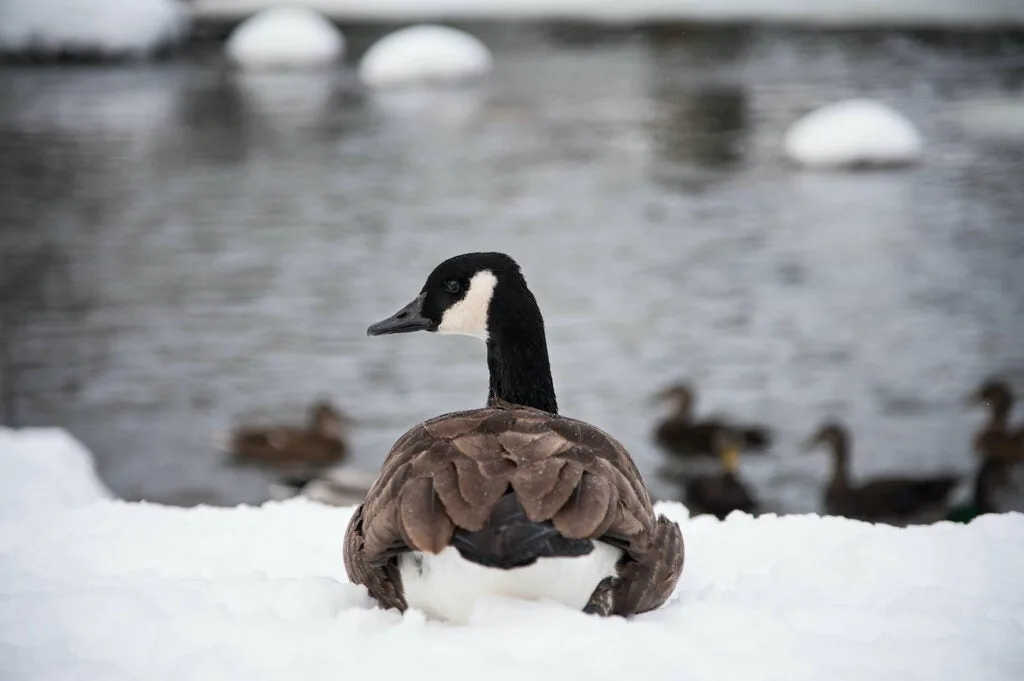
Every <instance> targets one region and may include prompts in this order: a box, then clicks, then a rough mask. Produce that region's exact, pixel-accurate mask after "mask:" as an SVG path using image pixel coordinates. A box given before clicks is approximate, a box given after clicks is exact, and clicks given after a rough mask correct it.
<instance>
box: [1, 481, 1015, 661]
mask: <svg viewBox="0 0 1024 681" xmlns="http://www.w3.org/2000/svg"><path fill="white" fill-rule="evenodd" d="M658 510H659V511H661V512H663V513H666V514H668V515H670V516H671V517H673V518H675V519H677V520H679V521H680V522H681V524H682V526H683V531H684V534H685V535H686V541H687V564H686V568H685V571H684V573H683V577H682V579H681V581H680V585H679V589H678V591H677V593H676V594H675V596H674V597H673V599H672V600H671V601H670V602H669V604H668V605H666V606H665V607H664V608H662V609H660V610H658V611H655V612H652V613H647V614H645V615H642V616H639V617H636V618H634V619H633V620H632V621H627V620H623V619H621V618H610V619H600V618H596V617H589V616H586V615H583V614H582V613H579V612H574V611H571V610H569V609H567V608H563V607H561V606H558V605H555V604H552V603H531V602H525V601H513V600H504V599H494V600H490V601H484V602H481V603H479V604H478V606H477V607H476V609H475V610H474V612H473V615H472V620H471V623H470V624H469V625H467V626H455V625H450V624H445V623H439V622H434V621H429V620H427V619H426V618H425V617H424V616H423V615H422V614H421V613H418V612H409V613H407V614H406V615H404V616H402V615H399V614H398V613H396V612H393V611H384V610H380V609H379V608H377V607H375V605H374V604H373V603H372V601H371V600H370V599H369V598H368V597H367V595H366V592H365V590H364V589H363V588H362V587H358V586H354V585H352V584H350V583H348V582H347V580H346V578H345V571H344V566H343V564H342V554H341V546H342V537H343V534H344V531H345V527H346V524H347V522H348V520H349V518H350V516H351V513H352V509H351V508H331V507H327V506H323V505H321V504H317V503H314V502H311V501H307V500H301V499H300V500H289V501H286V502H269V503H267V504H265V505H263V506H262V507H259V508H252V507H239V508H235V509H219V508H202V507H200V508H194V509H182V508H172V507H165V506H158V505H152V504H137V503H127V502H119V501H108V502H100V503H96V504H92V505H88V506H83V507H80V508H74V509H65V510H62V511H58V512H57V513H56V515H55V516H51V517H49V518H42V517H40V516H38V515H28V516H25V517H21V518H7V517H0V583H2V584H3V585H4V587H3V588H4V593H3V598H2V600H0V603H2V606H0V650H3V654H2V655H0V675H2V677H3V678H11V679H19V681H44V680H49V679H59V678H61V679H63V678H72V677H73V678H75V679H79V680H81V681H93V680H95V681H121V680H123V679H153V680H156V679H167V678H175V679H218V680H222V679H242V678H253V679H257V678H258V679H261V680H263V679H266V680H271V681H272V680H275V679H282V680H285V679H287V680H288V681H295V679H302V680H303V681H319V680H321V679H323V680H325V681H326V680H328V679H330V680H332V681H333V680H336V679H338V678H339V675H340V676H341V677H344V678H369V677H371V675H379V673H380V670H381V669H382V667H381V665H382V664H383V663H385V662H386V665H387V676H388V678H403V677H413V676H415V677H416V678H426V679H437V678H444V679H450V680H451V681H460V680H462V679H466V680H467V681H469V680H473V681H475V680H476V679H479V678H480V677H481V675H484V676H486V677H487V678H488V679H493V680H494V681H501V680H504V679H510V680H511V679H523V678H546V677H548V676H551V677H555V676H557V677H558V678H587V679H622V678H645V679H666V680H668V679H672V680H673V681H675V680H684V681H704V680H707V681H712V680H713V681H720V680H721V679H750V678H757V679H758V680H759V681H774V680H776V679H778V680H779V681H783V680H785V681H821V680H822V679H832V680H835V681H859V680H862V679H863V680H864V681H868V680H870V681H875V680H876V679H879V678H893V677H894V675H897V676H899V678H900V679H902V680H904V681H916V680H921V681H925V680H927V681H946V680H948V681H962V680H963V679H972V681H1016V680H1019V679H1020V678H1022V677H1021V672H1022V671H1024V658H1022V656H1021V653H1020V640H1021V636H1022V634H1024V623H1022V620H1021V614H1020V613H1021V612H1024V575H1022V574H1021V571H1020V565H1022V564H1024V541H1021V540H1022V539H1024V516H1022V515H1020V514H1006V515H1000V516H985V517H982V518H980V519H978V520H975V521H974V522H973V523H971V524H970V525H955V524H951V523H941V524H938V525H935V526H930V527H915V528H909V529H898V528H893V527H887V526H874V525H869V524H866V523H859V522H855V521H850V520H845V519H841V518H819V517H817V516H786V517H781V518H780V517H774V516H762V517H759V518H756V519H754V518H751V517H750V516H745V515H742V514H734V515H732V516H730V518H729V519H727V520H726V521H725V522H719V521H717V520H715V519H713V518H706V517H699V518H694V519H687V513H686V510H685V509H684V508H683V507H682V506H680V505H678V504H659V505H658ZM396 651H402V654H401V655H397V654H396ZM453 660H457V661H458V663H457V664H453V662H452V661H453Z"/></svg>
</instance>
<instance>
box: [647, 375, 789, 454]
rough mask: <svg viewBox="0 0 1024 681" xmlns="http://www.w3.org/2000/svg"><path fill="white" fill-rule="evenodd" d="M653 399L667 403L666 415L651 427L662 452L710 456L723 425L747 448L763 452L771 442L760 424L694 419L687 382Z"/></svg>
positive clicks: (666, 390) (692, 399) (692, 403)
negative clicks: (668, 411)
mask: <svg viewBox="0 0 1024 681" xmlns="http://www.w3.org/2000/svg"><path fill="white" fill-rule="evenodd" d="M655 400H656V401H657V402H661V403H668V404H669V406H670V409H671V412H670V414H669V416H668V417H667V418H666V419H665V420H663V421H662V422H661V423H659V424H658V425H657V426H656V427H655V429H654V441H655V442H657V443H658V444H659V445H660V446H661V447H662V448H663V449H665V450H666V451H668V452H670V453H672V454H675V455H677V456H686V457H690V456H713V455H714V453H715V447H714V440H715V436H716V434H717V433H720V432H721V431H722V430H724V429H725V428H727V427H728V428H731V429H733V430H735V431H736V432H737V433H738V434H739V437H740V438H741V439H742V442H743V449H744V450H747V451H757V452H759V451H763V450H764V449H767V448H768V447H769V446H770V445H771V442H772V432H771V430H770V429H769V428H768V427H767V426H764V425H760V424H748V425H745V426H744V425H736V424H727V423H725V422H724V421H722V420H720V419H713V418H712V419H704V420H702V421H698V420H695V419H694V417H693V405H694V391H693V388H691V387H690V386H689V385H687V384H685V383H679V384H677V385H673V386H670V387H668V388H666V389H665V390H663V391H661V392H660V393H658V394H657V395H655Z"/></svg>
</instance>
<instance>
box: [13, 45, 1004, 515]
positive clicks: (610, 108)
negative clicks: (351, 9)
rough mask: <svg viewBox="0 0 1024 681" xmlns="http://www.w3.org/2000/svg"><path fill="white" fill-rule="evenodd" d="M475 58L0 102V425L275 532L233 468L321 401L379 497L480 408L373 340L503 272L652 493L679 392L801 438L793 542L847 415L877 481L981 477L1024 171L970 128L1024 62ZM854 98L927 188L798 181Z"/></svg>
mask: <svg viewBox="0 0 1024 681" xmlns="http://www.w3.org/2000/svg"><path fill="white" fill-rule="evenodd" d="M482 37H484V39H485V40H487V42H488V43H489V44H491V45H492V47H493V49H494V51H495V58H496V71H495V73H494V75H493V78H491V79H490V80H489V82H488V83H487V84H486V85H485V86H483V87H480V88H477V89H471V90H462V91H449V92H438V93H433V94H423V93H419V94H416V93H408V94H402V95H390V96H375V95H371V94H369V93H366V92H363V91H362V90H361V89H360V87H359V86H358V85H357V83H356V82H355V79H354V77H353V75H352V73H351V71H350V70H341V69H339V70H338V71H337V72H334V73H329V74H278V75H261V76H255V75H244V74H236V73H234V72H232V71H230V70H228V69H227V68H225V67H224V65H223V63H222V62H221V60H220V59H219V57H206V56H189V57H183V58H180V59H177V60H175V61H170V62H165V63H159V64H155V65H145V66H127V65H126V66H118V67H113V68H102V67H75V68H56V67H28V66H17V65H8V66H4V67H2V68H0V93H3V94H2V96H0V253H2V260H0V285H2V290H0V300H2V303H3V312H2V315H0V320H2V324H3V327H2V329H0V331H2V334H3V335H2V343H0V351H2V357H0V360H2V396H3V408H4V412H3V413H4V416H3V420H4V421H5V422H7V423H11V424H16V425H60V426H64V427H66V428H68V429H69V430H70V431H71V432H72V433H73V434H74V435H76V436H77V437H78V438H80V439H81V440H83V441H84V442H85V443H86V444H87V445H88V446H89V447H90V448H91V449H92V451H93V452H94V453H95V455H96V458H97V460H98V462H99V467H100V471H101V474H102V476H103V477H104V478H105V480H106V481H107V482H108V484H109V485H110V486H111V487H112V488H113V490H114V491H115V492H116V493H118V494H120V495H123V496H125V497H128V498H132V499H139V498H144V499H152V500H156V501H162V502H169V503H185V504H191V503H197V502H205V503H213V504H231V503H237V502H258V501H260V500H262V499H264V498H266V497H267V486H266V479H265V478H263V477H261V476H260V475H259V474H256V473H253V472H249V471H244V470H238V469H233V468H230V467H227V466H224V465H223V464H222V463H221V461H220V459H219V457H218V456H217V455H216V454H215V453H214V451H213V450H212V449H211V440H212V438H213V437H214V436H216V435H217V434H218V433H221V432H223V431H225V430H226V429H227V428H228V427H229V426H230V425H231V424H232V423H233V422H235V421H236V420H237V419H239V418H241V417H243V416H245V415H251V414H259V415H268V414H269V415H278V416H281V417H292V416H294V417H298V416H299V415H300V410H301V408H302V407H303V406H304V405H305V404H306V403H307V402H308V401H310V400H311V399H312V398H314V397H316V396H320V395H326V396H330V397H332V398H334V399H335V400H336V401H337V402H338V403H339V404H340V405H342V406H343V407H344V409H346V410H347V411H348V412H350V413H351V414H352V415H353V416H354V417H355V418H356V419H357V421H358V428H357V430H356V432H355V433H354V436H353V445H354V450H355V460H356V462H357V463H358V464H360V465H362V466H365V467H375V466H376V465H377V464H378V463H379V462H380V460H381V459H382V457H383V456H384V454H385V453H386V452H387V450H388V448H389V446H390V445H391V443H392V442H393V441H394V440H395V439H396V438H397V437H398V436H399V435H400V434H401V433H402V432H403V431H404V430H405V429H406V428H407V427H409V426H410V425H412V424H413V423H415V422H417V421H419V420H420V419H423V418H425V417H428V416H432V415H434V414H437V413H439V412H442V411H447V410H454V409H460V408H466V407H470V406H474V405H478V404H481V403H482V400H483V398H484V395H485V392H486V383H487V379H486V367H485V364H484V349H483V347H482V346H481V345H480V344H479V343H478V342H477V341H475V340H473V339H468V338H451V337H444V338H442V337H432V336H427V335H417V336H405V337H388V338H372V339H371V338H367V337H366V335H365V329H366V326H367V324H369V323H370V322H372V321H375V320H377V319H379V318H381V317H383V316H385V315H387V314H390V313H391V312H393V311H394V310H395V309H397V307H398V306H400V305H401V304H404V303H405V302H407V301H408V300H409V299H410V298H411V297H412V296H413V295H415V293H416V292H417V291H418V290H419V287H420V285H421V284H422V281H423V279H424V278H425V276H426V274H427V273H428V272H429V271H430V269H431V268H432V267H433V266H434V265H435V264H436V263H437V262H439V261H440V260H441V259H443V258H445V257H448V256H450V255H453V254H455V253H459V252H464V251H469V250H481V249H486V250H505V251H508V252H509V253H511V254H513V255H514V256H515V257H516V258H517V259H518V260H519V261H520V262H521V264H522V265H523V268H524V271H525V273H526V276H527V279H528V281H529V282H530V284H531V286H532V288H533V289H534V291H535V293H536V294H537V297H538V299H539V300H540V303H541V306H542V309H543V311H544V313H545V315H546V319H547V324H548V329H549V332H548V339H549V343H550V346H551V347H550V349H551V356H552V361H553V364H554V373H555V381H556V387H557V388H558V390H559V402H560V403H561V405H562V407H563V411H564V412H565V413H567V414H569V415H572V416H576V417H580V418H584V419H587V420H590V421H592V422H594V423H596V424H599V425H601V426H602V427H604V428H605V429H607V430H609V431H610V432H612V433H614V434H615V435H617V436H618V437H619V438H620V439H622V440H623V442H624V443H626V445H627V447H629V448H630V449H631V451H632V452H633V453H634V455H635V457H636V459H637V461H638V463H639V464H640V466H641V468H642V470H644V471H645V473H648V474H650V473H651V472H652V471H653V470H654V468H655V467H656V465H657V463H658V460H659V459H658V457H659V454H658V453H657V451H656V450H655V448H654V447H653V445H652V444H651V442H650V441H649V432H650V428H651V426H652V424H653V422H654V419H655V418H656V416H657V413H656V412H655V411H654V408H653V407H652V406H651V405H650V404H649V402H648V398H649V396H650V394H651V393H652V392H654V391H655V390H656V389H658V388H659V387H661V386H662V385H664V384H665V383H666V382H667V381H669V380H671V379H673V378H676V377H689V378H691V379H693V380H694V381H696V382H697V383H698V385H699V386H700V387H701V389H702V390H701V394H700V401H699V405H698V408H699V410H700V411H701V412H704V413H706V412H709V411H725V412H728V413H732V414H735V415H737V416H742V417H748V418H752V419H758V420H764V421H767V422H769V423H771V424H774V425H775V426H776V427H777V428H778V432H779V434H778V445H777V446H776V448H775V450H774V456H773V457H772V458H771V459H768V460H763V459H762V460H755V459H750V460H748V461H747V462H746V465H745V474H746V475H747V477H748V478H750V479H751V480H752V481H753V482H755V483H756V484H757V486H758V490H759V492H760V494H761V496H762V497H763V498H765V499H766V500H768V501H770V502H772V503H774V504H775V505H776V506H777V507H779V508H783V509H786V510H794V511H802V510H812V509H815V508H817V503H818V502H817V499H818V494H819V491H818V490H819V485H820V483H821V481H822V480H823V479H824V476H825V473H826V468H827V466H826V462H825V460H824V458H823V457H820V456H818V457H803V456H801V455H800V454H798V453H797V451H796V443H797V442H798V440H799V439H800V438H802V437H803V436H804V435H806V434H807V432H808V431H809V430H810V429H812V428H813V427H814V426H815V425H816V424H817V422H818V421H819V420H820V419H821V418H823V417H825V416H828V415H834V416H838V417H841V418H843V419H846V420H847V421H848V423H849V424H850V426H851V427H852V429H853V431H854V434H855V437H856V440H855V453H854V454H855V459H854V474H855V475H870V474H875V473H880V472H883V471H907V472H913V471H922V472H924V471H934V470H938V469H941V468H945V467H953V468H956V469H958V470H967V469H968V467H969V466H970V465H971V462H970V459H969V457H968V447H967V443H968V440H969V438H970V435H971V432H972V429H973V428H974V427H975V425H976V424H977V422H978V420H979V417H980V415H979V414H972V413H970V412H968V411H966V410H965V408H964V407H963V405H962V402H963V396H964V395H965V393H967V392H968V391H969V390H970V389H972V388H973V386H974V384H975V383H976V382H978V380H979V379H980V378H981V377H982V376H984V375H986V374H988V373H993V372H1000V373H1004V374H1005V375H1007V376H1008V377H1009V378H1010V379H1011V380H1012V381H1013V382H1014V383H1015V385H1016V387H1017V389H1018V391H1020V392H1024V221H1022V219H1021V217H1020V216H1021V214H1022V212H1024V179H1022V178H1024V143H1021V142H1020V141H1013V140H995V141H993V140H992V139H988V138H979V137H975V136H972V135H971V134H969V133H968V132H967V131H966V130H965V128H964V127H963V126H962V125H960V123H959V121H958V118H957V116H956V115H955V111H956V110H957V108H956V107H957V106H958V105H959V104H960V103H963V102H968V101H972V100H975V99H978V98H984V97H990V96H993V95H1005V94H1007V93H1018V94H1019V92H1020V89H1021V83H1022V82H1024V78H1022V74H1024V57H1022V55H1024V50H1022V48H1021V45H1022V42H1021V41H1020V40H1019V39H1017V38H1012V37H1009V38H1008V37H1006V36H1002V37H999V36H986V35H984V34H975V35H972V36H966V37H964V36H955V35H953V36H948V35H947V36H942V35H940V36H939V37H935V36H932V37H931V38H928V39H922V38H920V37H915V36H911V35H908V34H897V33H884V34H883V33H879V34H852V33H836V34H825V33H793V32H783V31H773V30H748V29H727V30H715V31H706V32H705V31H697V32H692V31H691V32H687V33H686V34H684V35H681V34H679V33H677V32H669V31H646V32H635V33H628V32H614V33H611V34H595V33H591V32H588V31H585V30H581V29H574V30H568V29H553V28H550V27H521V26H520V27H506V28H498V27H492V28H490V29H488V30H487V31H485V32H484V33H483V36H482ZM356 42H358V41H356ZM855 95H866V96H872V97H879V98H883V99H885V100H886V101H887V102H889V103H891V104H893V105H895V106H896V107H897V108H899V109H901V110H902V111H903V112H904V113H906V114H907V115H908V116H909V117H910V118H911V119H913V120H914V121H915V122H916V123H917V124H918V125H919V127H920V128H921V130H922V133H923V135H924V137H925V138H926V139H927V157H926V160H925V162H924V163H923V164H922V165H920V166H919V167H917V168H915V169H912V170H909V171H905V172H888V173H881V174H864V173H861V174H825V175H815V174H808V173H802V172H799V171H796V170H794V169H792V168H790V167H789V166H787V164H786V163H785V161H784V159H783V157H782V156H781V152H780V143H781V139H782V136H783V133H784V131H785V129H786V127H787V125H788V124H789V123H790V122H791V121H793V120H794V119H795V118H796V117H798V116H799V115H801V114H802V113H804V112H805V111H807V110H809V109H810V108H813V107H815V106H818V105H821V104H824V103H828V102H830V101H834V100H836V99H839V98H844V97H848V96H855ZM662 491H663V492H665V493H667V492H666V491H665V490H664V489H663V490H662Z"/></svg>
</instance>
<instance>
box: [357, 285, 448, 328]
mask: <svg viewBox="0 0 1024 681" xmlns="http://www.w3.org/2000/svg"><path fill="white" fill-rule="evenodd" d="M433 325H434V324H433V322H431V321H430V320H429V319H427V318H426V317H424V316H423V294H422V293H421V294H420V295H418V296H416V298H415V299H413V301H412V302H411V303H409V304H408V305H406V306H405V307H403V308H402V309H401V310H399V311H398V312H396V313H395V314H393V315H391V316H390V317H388V318H387V319H382V320H381V321H379V322H377V323H376V324H370V326H369V327H368V328H367V329H366V335H367V336H386V335H388V334H391V333H411V332H413V331H432V330H433Z"/></svg>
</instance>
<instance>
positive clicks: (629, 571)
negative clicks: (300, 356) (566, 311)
mask: <svg viewBox="0 0 1024 681" xmlns="http://www.w3.org/2000/svg"><path fill="white" fill-rule="evenodd" d="M413 331H430V332H435V333H441V334H464V335H469V336H474V337H476V338H479V339H480V340H482V341H484V342H485V343H486V346H487V366H488V369H489V372H490V388H489V392H488V398H487V406H486V407H484V408H482V409H471V410H468V411H461V412H456V413H451V414H444V415H442V416H437V417H435V418H431V419H429V420H427V421H424V422H423V423H420V424H417V425H415V426H413V427H412V429H410V430H409V431H408V432H407V433H405V435H403V436H402V437H401V438H399V439H398V441H397V442H396V443H395V445H394V446H393V447H392V449H391V451H390V453H389V454H388V456H387V459H386V460H385V461H384V464H383V466H382V468H381V470H380V473H379V475H378V477H377V479H376V481H375V482H374V483H373V486H372V487H371V488H370V490H369V492H368V493H367V495H366V501H365V502H364V503H363V504H362V505H361V506H359V507H358V509H357V510H356V512H355V514H354V515H353V517H352V520H351V522H350V524H349V526H348V529H347V532H346V535H345V568H346V571H347V572H348V576H349V578H350V579H351V580H352V581H353V582H354V583H357V584H364V585H365V586H366V587H367V589H368V590H369V592H370V595H371V596H372V597H373V598H374V599H376V600H377V602H378V603H379V604H381V605H382V606H384V607H388V608H396V609H398V610H403V611H404V610H405V609H406V608H410V607H411V608H417V609H419V610H422V611H424V612H425V613H426V614H427V615H428V616H430V617H432V618H436V619H442V620H449V621H453V622H465V621H467V619H468V618H469V615H470V612H471V611H472V608H473V604H474V603H475V602H476V601H477V599H479V598H484V597H487V596H495V595H499V596H506V597H518V598H524V599H532V600H540V599H547V600H553V601H557V602H560V603H562V604H564V605H567V606H568V607H570V608H573V609H581V610H583V611H584V612H587V613H593V614H598V615H612V614H618V615H630V614H633V613H640V612H645V611H648V610H652V609H654V608H657V607H658V606H660V605H661V604H662V603H664V602H665V600H666V599H667V598H668V597H669V595H671V593H672V591H673V589H674V588H675V585H676V582H677V581H678V579H679V576H680V573H681V572H682V568H683V538H682V533H681V532H680V530H679V526H678V525H677V524H676V523H674V522H672V521H670V520H668V519H667V518H666V517H665V516H662V515H656V514H655V513H654V511H653V509H652V506H651V501H650V496H649V494H648V492H647V489H646V487H645V485H644V482H643V480H642V479H641V477H640V473H639V472H638V471H637V468H636V466H635V464H634V463H633V460H632V459H631V458H630V456H629V454H628V453H627V452H626V450H625V448H623V446H622V445H621V444H619V442H618V441H617V440H615V439H614V438H613V437H611V436H610V435H608V434H607V433H605V432H603V431H601V430H599V429H598V428H596V427H595V426H592V425H590V424H589V423H585V422H583V421H579V420H576V419H572V418H568V417H565V416H561V415H559V413H558V404H557V401H556V398H555V390H554V386H553V382H552V378H551V367H550V363H549V361H548V351H547V343H546V340H545V335H544V320H543V318H542V316H541V313H540V309H539V307H538V306H537V301H536V299H535V298H534V296H533V294H532V293H531V292H530V289H529V288H528V287H527V284H526V280H525V279H524V277H523V275H522V273H521V271H520V268H519V265H518V264H517V263H516V262H515V260H513V259H512V258H511V257H509V256H508V255H505V254H503V253H467V254H464V255H459V256H455V257H453V258H450V259H448V260H445V261H444V262H442V263H441V264H440V265H438V266H437V267H436V268H435V269H434V270H433V272H431V273H430V275H429V276H428V277H427V280H426V283H425V284H424V285H423V288H422V289H421V291H420V293H419V295H417V296H416V297H415V298H414V299H413V301H412V302H411V303H409V304H408V305H406V306H405V307H403V308H402V309H401V310H399V311H398V312H396V313H395V314H394V315H392V316H391V317H388V318H387V319H385V320H383V321H380V322H377V323H375V324H372V325H371V326H370V327H369V328H368V329H367V333H368V334H369V335H370V336H381V335H385V334H395V333H409V332H413Z"/></svg>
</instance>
